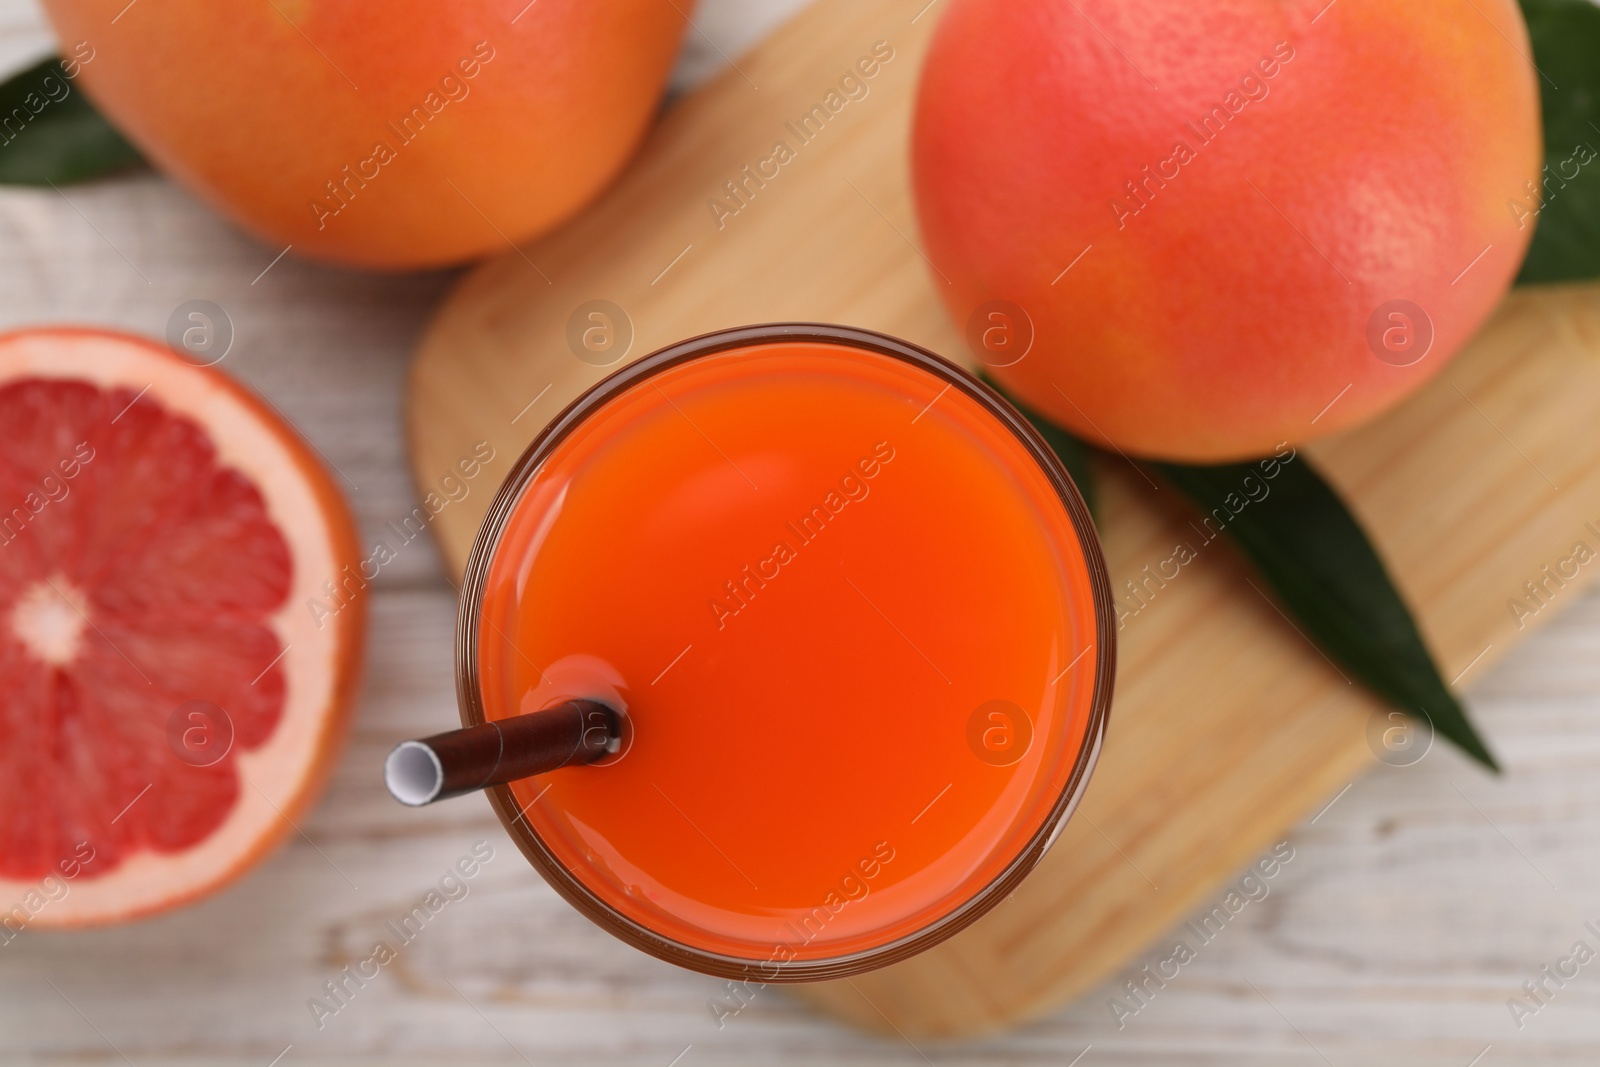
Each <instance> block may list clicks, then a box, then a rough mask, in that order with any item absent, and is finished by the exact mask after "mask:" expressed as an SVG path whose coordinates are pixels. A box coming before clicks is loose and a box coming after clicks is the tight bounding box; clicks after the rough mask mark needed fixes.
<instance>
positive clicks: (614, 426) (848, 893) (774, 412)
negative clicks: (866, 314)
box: [412, 324, 1115, 982]
mask: <svg viewBox="0 0 1600 1067" xmlns="http://www.w3.org/2000/svg"><path fill="white" fill-rule="evenodd" d="M1113 620H1114V616H1113V609H1112V601H1111V595H1110V583H1109V580H1108V578H1107V575H1106V569H1105V564H1104V561H1103V559H1102V557H1101V553H1100V548H1099V543H1098V541H1097V540H1096V537H1095V532H1094V527H1093V524H1092V522H1091V520H1090V517H1089V513H1088V510H1087V508H1086V507H1085V505H1084V502H1083V498H1082V497H1081V496H1080V495H1079V493H1078V491H1077V489H1076V488H1075V487H1074V486H1073V484H1072V481H1071V479H1070V478H1069V477H1068V475H1067V473H1066V472H1065V470H1063V468H1062V466H1061V465H1060V463H1059V461H1058V460H1057V458H1056V457H1055V455H1054V454H1053V453H1052V452H1051V451H1050V449H1049V447H1048V446H1047V445H1046V444H1045V443H1044V441H1043V440H1042V439H1041V438H1040V437H1039V435H1038V434H1037V433H1036V432H1035V431H1034V430H1033V428H1032V427H1031V426H1030V425H1029V424H1028V423H1027V422H1026V420H1025V419H1024V418H1023V417H1021V416H1020V415H1019V414H1018V413H1017V412H1016V411H1015V410H1014V409H1013V408H1012V407H1011V406H1010V405H1008V404H1007V403H1006V402H1005V401H1004V400H1002V399H1000V398H999V397H998V396H997V395H996V394H995V393H993V392H992V391H991V390H990V389H989V388H988V387H987V386H985V385H983V384H982V383H980V382H979V381H977V380H976V379H975V378H973V377H972V376H970V375H969V374H967V373H966V372H965V371H963V370H961V369H960V368H958V367H956V366H954V365H953V364H950V363H948V362H946V361H944V360H943V359H941V358H939V357H938V356H935V355H933V354H932V353H930V352H927V351H925V350H923V349H920V348H918V347H916V346H914V345H911V344H907V343H906V342H903V341H899V340H896V339H894V338H891V337H887V336H884V335H881V334H876V333H872V332H869V331H865V330H858V329H850V328H845V327H838V326H823V325H812V324H794V325H771V326H753V327H745V328H739V329H732V330H724V331H721V332H719V333H714V334H710V335H707V336H704V337H700V338H696V339H693V340H689V341H685V342H683V343H681V344H677V345H673V346H672V347H670V348H667V349H664V350H662V351H660V352H657V353H655V354H653V355H650V356H647V357H645V358H643V359H641V360H639V361H638V362H635V363H633V364H632V365H630V366H628V367H626V368H624V369H622V370H621V371H619V372H618V373H616V374H615V375H613V376H612V377H610V378H609V379H607V380H606V381H604V382H602V383H601V384H599V385H598V386H596V387H595V388H593V389H592V390H590V391H589V392H588V393H587V394H585V395H584V396H583V397H581V398H580V399H579V400H578V401H577V402H575V403H574V404H573V405H572V406H571V407H569V408H568V409H567V410H566V411H565V412H563V413H562V414H561V415H560V416H559V417H557V418H556V419H555V421H554V422H552V423H551V424H550V425H549V426H548V427H547V428H546V429H545V430H544V431H543V433H541V434H540V435H539V437H538V438H537V439H536V440H535V441H534V442H533V444H532V445H531V446H529V448H528V450H527V452H526V453H525V454H524V455H523V457H522V458H521V460H520V461H519V462H518V464H517V466H516V467H515V468H514V469H513V471H512V472H511V474H510V477H509V479H508V480H507V482H506V484H505V485H504V486H503V487H502V489H501V490H500V493H499V495H498V497H497V498H496V499H495V501H494V503H493V505H492V507H491V510H490V512H489V515H488V517H487V518H486V519H485V521H484V524H483V527H482V529H481V531H480V533H479V535H478V539H477V542H476V544H475V546H474V548H473V550H472V554H471V558H470V562H469V563H468V566H467V574H466V580H465V583H464V585H463V587H462V607H461V613H460V622H459V631H458V638H457V659H458V680H459V697H460V704H461V712H462V719H463V722H464V724H465V725H466V726H468V727H472V726H480V725H481V724H485V723H499V724H503V723H505V722H506V721H508V720H513V719H516V718H517V717H520V716H526V715H529V714H536V713H538V712H540V711H541V710H542V709H548V708H551V707H554V706H557V705H562V703H563V702H568V701H573V700H580V701H592V702H595V703H594V704H592V705H584V706H588V707H601V706H603V707H604V708H606V709H610V710H611V711H612V712H614V713H615V719H614V720H613V721H612V722H611V724H610V725H611V729H612V731H613V734H614V737H613V738H612V740H611V743H610V744H609V745H608V746H607V749H606V751H604V752H603V753H599V758H598V759H596V760H595V761H594V762H592V763H588V764H586V765H579V766H567V767H564V768H562V769H559V770H554V771H551V772H549V773H544V774H537V775H534V776H532V777H527V778H522V779H520V780H515V781H511V782H508V783H506V784H501V785H495V786H493V787H492V788H491V789H490V795H491V798H492V802H493V804H494V807H495V809H496V810H497V812H498V813H499V816H500V819H501V821H502V822H503V823H504V824H505V827H506V829H507V831H508V832H509V833H510V834H511V835H512V837H513V838H515V840H516V841H517V843H518V845H519V846H520V847H521V849H522V851H523V853H524V854H525V855H526V856H527V858H528V859H529V861H530V862H531V863H532V864H533V865H534V866H535V867H536V868H537V869H538V870H539V871H540V872H541V873H542V874H543V875H544V877H545V878H546V879H547V880H548V881H549V882H550V884H551V885H552V886H554V887H555V889H556V890H557V891H558V892H559V893H560V894H561V895H562V896H563V897H565V898H566V899H567V900H568V901H569V902H571V903H572V904H573V905H574V906H575V907H576V908H577V909H578V910H579V911H581V912H583V913H584V914H585V915H587V916H588V917H589V918H590V919H592V920H594V921H595V922H596V923H598V924H599V925H600V926H602V927H604V928H605V929H607V930H609V931H610V932H612V933H613V934H615V935H616V936H618V937H620V938H622V939H623V940H625V941H627V942H629V943H631V944H633V945H635V946H637V947H639V948H641V949H643V950H644V951H646V952H650V953H653V954H654V955H656V956H659V957H662V958H664V959H667V960H670V961H672V962H674V963H678V964H681V965H684V966H687V967H691V968H694V969H696V970H699V971H703V972H707V973H710V974H715V975H721V976H725V977H729V978H740V979H754V980H759V981H763V982H770V981H803V980H815V979H822V978H833V977H840V976H845V975H850V974H854V973H858V972H861V971H864V970H868V969H870V968H873V967H878V966H882V965H884V964H886V963H890V962H892V961H894V960H897V959H901V958H904V957H906V956H908V955H911V954H913V953H915V952H918V951H920V950H922V949H924V948H926V947H928V946H929V945H932V944H934V943H936V942H938V941H940V940H942V939H944V938H946V937H949V936H950V935H951V934H953V933H955V932H956V931H957V930H959V929H961V928H962V927H964V926H966V925H967V924H969V923H971V922H972V921H973V920H975V919H976V918H978V917H979V916H980V915H982V914H983V913H984V912H985V911H987V910H988V909H990V908H992V907H993V906H994V905H995V904H997V903H998V902H1000V901H1001V900H1003V899H1004V898H1005V897H1006V895H1007V894H1009V893H1010V892H1011V891H1012V890H1013V889H1014V888H1015V887H1016V885H1017V884H1018V882H1019V881H1021V879H1022V878H1023V877H1024V876H1025V875H1026V874H1027V872H1028V871H1029V870H1030V869H1031V868H1032V867H1033V866H1034V864H1035V863H1036V862H1037V861H1038V860H1039V858H1040V857H1041V856H1042V855H1043V853H1044V852H1045V850H1046V849H1047V848H1049V847H1050V845H1051V843H1052V842H1053V841H1054V839H1055V837H1056V836H1057V834H1059V833H1060V830H1061V828H1062V826H1063V824H1064V822H1065V820H1066V819H1067V817H1068V815H1069V814H1070V812H1071V810H1072V808H1073V807H1074V805H1075V804H1076V803H1077V801H1078V799H1079V798H1080V797H1081V795H1082V793H1083V790H1084V788H1085V786H1086V783H1087V781H1088V777H1089V773H1090V770H1091V768H1092V767H1093V765H1094V762H1095V757H1096V755H1097V753H1098V751H1099V747H1100V743H1101V737H1102V733H1103V730H1104V727H1105V719H1106V714H1107V708H1108V706H1109V703H1110V699H1111V687H1112V679H1113V674H1114V663H1115V647H1114V633H1115V627H1114V623H1113ZM601 733H602V735H603V734H604V730H603V729H602V731H601ZM497 743H499V742H497ZM412 744H416V743H414V742H413V743H412ZM597 751H598V750H597Z"/></svg>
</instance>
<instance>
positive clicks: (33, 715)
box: [0, 329, 365, 941]
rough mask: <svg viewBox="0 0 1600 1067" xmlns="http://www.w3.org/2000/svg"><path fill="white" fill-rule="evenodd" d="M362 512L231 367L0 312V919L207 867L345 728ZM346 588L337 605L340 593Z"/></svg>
mask: <svg viewBox="0 0 1600 1067" xmlns="http://www.w3.org/2000/svg"><path fill="white" fill-rule="evenodd" d="M359 559H360V556H359V552H358V548H357V541H356V536H355V531H354V525H353V523H352V521H351V518H350V514H349V511H348V509H347V507H346V505H345V503H344V500H343V498H342V496H341V495H340V493H339V492H338V490H337V488H336V487H335V486H334V484H333V483H332V481H330V479H329V477H328V475H327V474H326V473H325V472H324V470H323V467H322V466H321V464H320V463H319V462H318V460H317V457H316V456H315V454H314V453H313V452H312V450H311V449H310V447H309V446H308V445H307V444H306V443H305V442H304V441H303V440H302V439H301V438H300V437H299V436H298V435H297V434H296V433H295V432H294V431H293V430H292V429H291V428H290V427H289V426H287V425H286V424H285V422H284V421H283V419H281V418H280V417H279V416H278V415H277V414H276V413H275V412H273V411H272V409H270V408H269V407H268V406H267V405H266V404H265V403H263V402H262V401H261V400H260V399H258V398H257V397H255V396H254V395H252V394H251V393H249V392H248V391H247V390H246V389H244V388H243V387H242V386H240V385H238V384H236V383H235V382H234V381H233V380H232V379H231V378H229V377H228V376H227V375H225V374H223V373H221V372H219V371H215V370H212V369H210V368H203V367H198V366H195V365H192V364H191V363H189V362H188V361H187V360H185V359H183V358H181V357H180V356H178V355H176V354H174V353H173V352H172V351H171V350H169V349H167V348H166V347H165V346H163V345H160V344H158V343H155V342H151V341H147V340H143V339H141V338H137V337H131V336H126V335H121V334H114V333H108V332H101V331H94V330H80V329H38V330H26V331H22V332H17V333H10V334H3V335H0V941H3V940H9V938H10V937H13V936H16V934H17V933H18V932H20V931H21V930H22V929H24V928H33V927H64V926H85V925H93V924H99V923H109V922H117V921H121V920H125V919H131V918H137V917H139V916H144V915H149V914H152V913H154V912H158V911H163V910H166V909H168V908H172V907H175V906H177V905H179V904H183V903H185V902H187V901H190V900H193V899H195V898H197V897H199V896H202V895H204V894H206V893H208V892H211V891H213V890H215V889H217V888H219V887H221V886H222V885H224V884H226V883H227V882H228V881H230V880H231V879H233V878H234V877H236V876H238V875H239V874H241V873H242V872H243V871H245V870H246V869H247V868H248V867H250V866H251V865H252V864H253V863H255V862H256V861H258V860H260V859H261V858H262V857H263V856H264V855H265V854H266V853H267V851H268V850H269V849H270V848H271V847H272V846H273V845H274V844H275V843H276V842H278V841H279V840H281V839H282V838H283V837H284V835H285V834H286V833H289V832H292V830H293V828H294V824H295V823H296V822H298V820H299V819H300V817H301V815H302V814H303V812H304V811H305V810H306V808H307V807H308V805H309V804H310V803H311V802H312V800H313V799H314V797H315V795H316V793H317V792H318V790H319V789H320V787H321V785H322V783H323V781H324V780H325V779H326V777H327V774H328V772H329V770H330V769H331V767H332V764H333V762H334V758H335V756H336V754H337V752H338V750H339V748H340V745H341V742H342V740H343V736H344V733H345V728H346V724H347V718H348V713H349V711H350V708H351V706H352V704H353V698H354V695H355V693H354V690H355V687H356V685H357V682H358V677H359V674H360V670H359V667H360V656H361V635H362V632H363V629H364V622H365V619H364V604H363V602H362V599H361V598H360V597H359V596H354V597H352V596H350V595H348V594H346V593H345V592H344V591H343V590H342V589H341V590H340V591H339V595H338V596H337V597H332V598H330V596H329V595H328V593H327V592H326V591H325V587H324V583H325V582H333V583H335V587H338V586H342V585H349V584H352V583H349V582H347V581H346V576H347V575H349V574H351V573H353V572H355V571H356V568H357V567H358V566H359ZM340 605H343V606H340Z"/></svg>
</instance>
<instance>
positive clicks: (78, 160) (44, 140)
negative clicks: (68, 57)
mask: <svg viewBox="0 0 1600 1067" xmlns="http://www.w3.org/2000/svg"><path fill="white" fill-rule="evenodd" d="M140 161H141V160H140V156H139V152H138V150H137V149H135V148H134V147H133V146H132V145H131V144H129V143H128V142H127V141H125V140H123V138H122V135H121V134H119V133H118V132H117V131H116V130H114V129H112V127H111V125H110V123H108V122H106V120H105V119H103V118H101V116H100V113H99V112H98V111H96V110H95V109H94V105H92V104H90V103H89V98H88V96H86V95H85V94H84V92H83V90H82V89H80V88H78V87H77V86H76V85H74V84H73V83H72V80H71V79H70V78H68V77H67V73H66V69H65V68H64V67H62V65H61V61H60V60H59V59H55V58H51V59H46V60H42V61H41V62H39V63H36V64H34V65H33V66H31V67H29V68H28V69H27V70H25V71H23V72H22V73H21V74H17V75H15V76H14V77H12V78H10V79H9V80H7V81H5V82H3V83H0V184H3V185H48V184H51V183H54V184H56V185H66V184H68V183H69V182H80V181H84V180H86V179H89V178H98V177H100V176H101V175H105V174H112V173H115V172H117V171H120V170H126V169H128V168H129V167H132V166H135V165H137V164H138V163H139V162H140Z"/></svg>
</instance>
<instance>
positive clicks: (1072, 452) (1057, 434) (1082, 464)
mask: <svg viewBox="0 0 1600 1067" xmlns="http://www.w3.org/2000/svg"><path fill="white" fill-rule="evenodd" d="M978 377H979V378H980V379H981V380H982V381H983V384H985V385H987V386H988V387H989V388H990V389H993V390H994V391H995V392H997V393H999V394H1000V395H1001V397H1003V398H1004V399H1005V401H1006V403H1008V404H1010V405H1011V406H1012V407H1014V408H1016V409H1017V410H1018V411H1019V412H1021V413H1022V417H1023V418H1025V419H1027V420H1028V421H1029V422H1030V423H1032V424H1033V428H1034V429H1035V430H1038V431H1039V436H1040V437H1043V438H1044V441H1045V444H1047V445H1049V446H1050V450H1051V451H1052V452H1054V453H1055V454H1056V458H1057V459H1059V460H1061V465H1062V466H1063V467H1065V468H1067V473H1068V474H1070V475H1072V480H1073V481H1074V482H1076V483H1077V486H1078V492H1079V493H1082V494H1083V502H1084V503H1085V504H1087V505H1089V514H1090V515H1091V516H1093V515H1094V514H1095V510H1094V505H1095V497H1094V467H1093V465H1092V464H1091V463H1090V460H1091V459H1092V458H1093V456H1094V450H1093V449H1092V448H1090V447H1089V446H1088V445H1086V444H1084V443H1083V442H1082V441H1080V440H1078V438H1076V437H1074V436H1072V434H1070V433H1068V432H1067V431H1065V430H1063V429H1062V428H1061V427H1059V426H1057V425H1056V424H1055V423H1053V422H1051V421H1050V420H1049V419H1046V418H1045V417H1044V416H1043V415H1040V414H1039V413H1038V412H1036V411H1034V410H1033V409H1032V408H1030V407H1028V406H1027V405H1026V404H1023V403H1022V402H1020V401H1019V400H1018V399H1017V398H1016V397H1014V396H1012V395H1011V394H1010V393H1008V392H1006V391H1005V390H1004V389H1002V388H1000V383H999V382H997V381H995V380H994V379H993V378H991V377H989V376H988V375H987V374H984V373H982V372H979V374H978ZM1096 525H1098V522H1097V523H1096Z"/></svg>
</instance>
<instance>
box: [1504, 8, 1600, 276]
mask: <svg viewBox="0 0 1600 1067" xmlns="http://www.w3.org/2000/svg"><path fill="white" fill-rule="evenodd" d="M1522 12H1523V14H1524V15H1525V16H1526V18H1527V20H1528V35H1529V37H1530V39H1531V40H1532V42H1533V62H1534V64H1535V65H1536V66H1537V68H1538V73H1537V74H1536V77H1537V78H1538V79H1539V91H1540V98H1541V109H1542V111H1543V113H1544V177H1543V185H1544V189H1543V191H1542V195H1543V204H1544V206H1543V208H1542V209H1541V208H1540V207H1539V200H1538V198H1537V196H1536V195H1535V194H1536V192H1537V190H1523V191H1522V195H1520V196H1515V197H1513V198H1512V199H1511V200H1509V201H1508V202H1507V210H1509V211H1510V212H1511V213H1512V215H1513V216H1515V217H1516V218H1518V219H1519V220H1523V221H1525V222H1526V223H1527V224H1528V225H1534V224H1535V222H1536V223H1537V225H1536V228H1535V229H1534V231H1533V243H1532V245H1530V246H1529V248H1528V258H1527V259H1526V260H1524V261H1523V264H1522V273H1521V274H1519V275H1518V276H1517V281H1518V283H1525V282H1559V281H1571V280H1574V279H1579V278H1593V277H1595V276H1596V275H1600V6H1596V5H1595V4H1594V3H1593V2H1592V0H1522Z"/></svg>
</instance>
